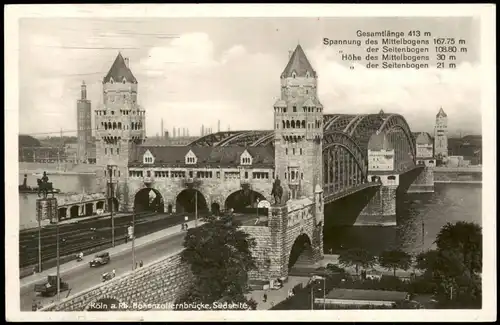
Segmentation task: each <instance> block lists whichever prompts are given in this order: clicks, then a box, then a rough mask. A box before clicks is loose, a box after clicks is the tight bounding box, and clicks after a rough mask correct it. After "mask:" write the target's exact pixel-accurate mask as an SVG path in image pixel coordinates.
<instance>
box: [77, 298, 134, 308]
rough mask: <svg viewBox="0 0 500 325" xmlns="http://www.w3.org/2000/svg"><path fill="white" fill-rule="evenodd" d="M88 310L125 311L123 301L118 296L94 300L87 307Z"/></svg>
mask: <svg viewBox="0 0 500 325" xmlns="http://www.w3.org/2000/svg"><path fill="white" fill-rule="evenodd" d="M86 310H87V311H123V310H126V309H124V308H123V305H122V303H121V302H120V301H119V300H118V299H116V298H101V299H98V300H96V301H94V302H91V303H90V304H89V305H88V306H87V308H86Z"/></svg>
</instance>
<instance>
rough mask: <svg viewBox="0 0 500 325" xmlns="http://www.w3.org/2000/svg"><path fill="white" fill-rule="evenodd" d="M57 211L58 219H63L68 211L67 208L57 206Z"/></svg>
mask: <svg viewBox="0 0 500 325" xmlns="http://www.w3.org/2000/svg"><path fill="white" fill-rule="evenodd" d="M57 212H58V215H59V220H64V219H66V213H68V208H59V209H58V210H57Z"/></svg>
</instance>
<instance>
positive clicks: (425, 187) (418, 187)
mask: <svg viewBox="0 0 500 325" xmlns="http://www.w3.org/2000/svg"><path fill="white" fill-rule="evenodd" d="M408 193H434V168H432V167H425V168H424V169H423V170H422V172H421V173H420V174H419V175H418V176H417V178H416V179H415V181H414V182H413V183H412V184H411V185H410V187H409V188H408Z"/></svg>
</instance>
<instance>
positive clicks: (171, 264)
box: [43, 252, 193, 311]
mask: <svg viewBox="0 0 500 325" xmlns="http://www.w3.org/2000/svg"><path fill="white" fill-rule="evenodd" d="M192 280H193V276H192V274H191V271H190V269H189V266H188V265H186V264H185V263H182V262H181V258H180V252H178V253H176V254H174V255H171V256H169V257H166V258H164V259H162V260H160V261H157V262H154V263H152V264H149V265H146V266H144V267H142V268H139V269H137V270H135V271H130V272H129V273H127V274H124V275H122V276H119V277H117V278H115V279H113V280H111V281H109V282H106V283H102V284H100V285H98V286H95V287H93V288H91V289H88V290H86V291H83V292H81V293H78V294H75V295H73V296H70V297H68V298H67V299H64V300H62V301H61V302H60V303H55V304H52V305H49V306H47V307H46V308H44V309H43V310H44V311H84V310H88V309H89V308H91V306H92V305H95V304H96V303H98V302H99V301H101V300H104V299H112V300H116V301H118V302H119V303H121V305H122V306H125V305H126V306H128V308H127V310H130V311H137V310H145V309H144V304H165V305H167V304H170V303H173V302H174V301H175V300H176V299H177V297H179V296H180V295H181V294H183V293H184V292H185V291H186V290H187V289H188V288H189V285H190V284H191V283H192ZM138 304H141V305H142V307H140V306H139V305H138Z"/></svg>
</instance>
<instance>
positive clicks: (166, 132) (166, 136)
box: [165, 131, 168, 139]
mask: <svg viewBox="0 0 500 325" xmlns="http://www.w3.org/2000/svg"><path fill="white" fill-rule="evenodd" d="M165 139H168V131H165Z"/></svg>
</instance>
